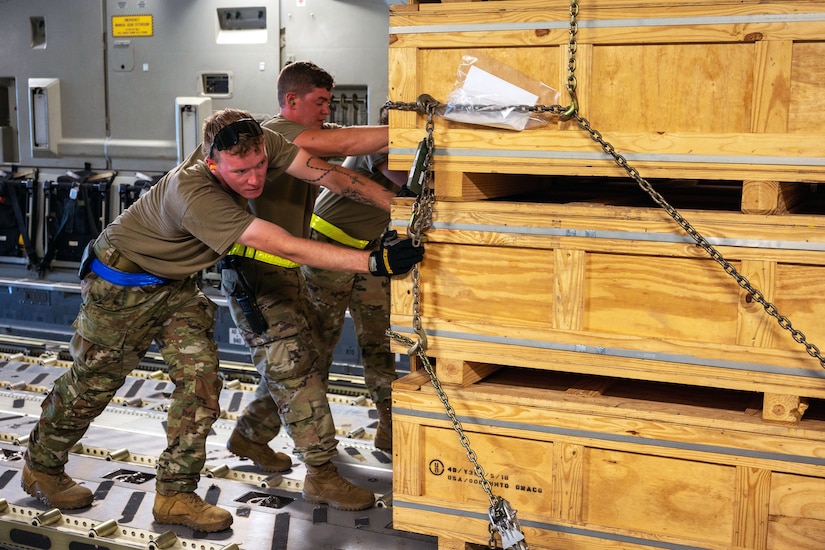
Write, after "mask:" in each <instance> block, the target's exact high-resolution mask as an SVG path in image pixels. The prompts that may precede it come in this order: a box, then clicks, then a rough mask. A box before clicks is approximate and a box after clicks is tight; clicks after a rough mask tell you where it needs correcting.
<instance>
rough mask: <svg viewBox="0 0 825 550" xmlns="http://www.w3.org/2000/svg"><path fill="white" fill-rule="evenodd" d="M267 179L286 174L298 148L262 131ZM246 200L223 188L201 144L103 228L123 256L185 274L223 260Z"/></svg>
mask: <svg viewBox="0 0 825 550" xmlns="http://www.w3.org/2000/svg"><path fill="white" fill-rule="evenodd" d="M264 136H265V138H264V143H265V147H266V152H267V156H268V158H269V168H268V170H267V179H269V178H270V177H272V178H275V177H277V176H279V175H280V174H282V173H284V172H285V171H286V169H287V168H288V167H289V165H290V164H291V163H292V161H293V160H294V159H295V156H296V155H297V154H298V150H299V149H298V147H297V146H296V145H294V144H293V143H290V142H289V141H287V140H285V139H284V138H283V137H282V136H281V135H279V134H277V133H276V132H271V131H266V130H265V131H264ZM246 203H247V201H246V199H244V198H243V197H241V196H240V195H238V194H236V193H235V192H233V191H230V190H227V189H224V188H223V187H222V186H221V184H220V182H219V181H218V180H217V179H216V178H215V176H213V175H212V173H211V172H210V171H209V169H208V168H207V166H206V164H205V163H204V162H203V154H202V153H201V149H200V147H198V149H197V150H196V151H194V152H193V153H192V154H190V155H189V157H188V158H187V159H186V160H184V161H183V162H182V163H181V164H180V165H179V166H177V167H176V168H174V169H173V170H171V171H170V172H169V173H168V174H166V175H165V176H164V177H163V178H161V179H160V181H158V183H156V184H155V185H154V186H153V187H152V188H151V189H150V190H149V192H147V193H146V194H144V195H143V196H142V197H140V198H139V199H138V200H137V201H135V202H134V203H133V204H132V205H131V206H130V207H129V208H127V209H126V210H125V211H124V212H123V213H121V214H120V215H119V216H118V217H117V218H115V220H114V221H113V222H112V223H111V224H109V225H108V226H107V227H106V229H104V233H105V235H106V237H107V238H108V240H109V242H110V243H111V244H112V245H113V246H114V247H115V248H117V249H118V250H119V251H120V252H121V253H122V254H123V255H124V256H126V257H127V258H128V259H130V260H132V261H133V262H135V263H136V264H138V265H139V266H140V267H142V268H143V269H145V270H146V271H148V272H149V273H153V274H155V275H158V276H161V277H166V278H168V279H176V280H179V279H184V278H186V277H188V276H190V275H192V274H194V273H197V272H198V271H200V270H202V269H206V268H207V267H210V266H212V265H214V264H215V262H217V261H218V260H219V259H221V258H222V257H223V256H224V255H226V252H227V251H228V250H229V248H230V247H231V246H232V245H233V244H234V243H235V242H236V241H237V240H238V238H239V237H240V236H241V234H243V232H244V231H246V228H247V227H249V224H250V223H252V220H253V219H254V216H253V215H252V214H250V213H249V212H248V211H247V210H246Z"/></svg>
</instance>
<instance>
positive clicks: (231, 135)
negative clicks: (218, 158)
mask: <svg viewBox="0 0 825 550" xmlns="http://www.w3.org/2000/svg"><path fill="white" fill-rule="evenodd" d="M263 133H264V131H263V130H262V129H261V125H260V124H258V121H257V120H255V119H252V118H242V119H241V120H236V121H235V122H233V123H231V124H227V125H226V126H224V127H223V128H221V130H220V132H218V133H217V134H215V139H213V140H212V144H211V145H210V146H209V158H212V153H214V152H215V151H224V150H226V149H229V148H230V147H234V146H236V145H237V144H238V141H240V139H241V134H248V135H250V136H252V137H256V136H260V135H263ZM210 168H211V166H210Z"/></svg>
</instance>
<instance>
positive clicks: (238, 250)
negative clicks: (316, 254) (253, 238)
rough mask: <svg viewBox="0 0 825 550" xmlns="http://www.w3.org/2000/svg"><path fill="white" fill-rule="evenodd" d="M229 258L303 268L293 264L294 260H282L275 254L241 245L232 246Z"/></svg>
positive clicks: (228, 254) (228, 253)
mask: <svg viewBox="0 0 825 550" xmlns="http://www.w3.org/2000/svg"><path fill="white" fill-rule="evenodd" d="M227 256H243V257H244V258H252V259H253V260H257V261H259V262H263V263H265V264H272V265H277V266H280V267H300V266H301V264H299V263H296V262H293V261H292V260H287V259H286V258H281V257H280V256H276V255H275V254H270V253H269V252H264V251H263V250H257V249H255V248H252V247H251V246H244V245H242V244H239V243H235V244H233V245H232V248H230V249H229V252H227Z"/></svg>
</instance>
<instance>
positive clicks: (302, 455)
mask: <svg viewBox="0 0 825 550" xmlns="http://www.w3.org/2000/svg"><path fill="white" fill-rule="evenodd" d="M238 273H239V275H240V276H242V277H243V278H244V279H245V280H246V282H247V284H248V285H249V287H250V288H251V290H252V292H253V293H254V295H255V299H256V300H257V302H258V307H259V309H260V311H261V314H262V315H263V316H264V318H265V319H266V321H267V325H268V327H269V328H268V329H267V330H266V332H265V333H264V334H260V335H259V334H255V333H253V332H252V331H251V330H250V328H249V323H248V322H247V321H246V318H245V317H244V315H243V311H242V310H241V308H240V306H239V305H238V303H237V301H235V299H233V298H230V299H229V300H228V302H229V311H230V313H231V315H232V319H233V320H234V321H235V324H236V326H237V327H238V329H239V330H240V331H241V334H242V335H243V337H244V339H245V341H246V343H247V345H248V346H249V348H250V354H251V357H252V362H253V364H254V365H255V369H256V370H257V371H258V374H260V376H261V381H260V383H259V384H258V387H257V388H256V391H255V398H254V399H253V400H252V401H251V402H250V403H249V404H248V405H247V406H246V408H245V409H244V411H243V412H242V413H241V415H240V416H239V417H238V420H237V429H238V431H239V432H240V433H241V434H242V435H243V436H244V437H246V438H247V439H249V440H250V441H253V442H255V443H262V444H267V443H269V442H270V441H271V440H272V439H273V438H274V437H275V436H276V435H278V432H279V431H280V428H281V425H283V426H284V428H285V429H286V431H287V433H288V434H289V436H290V437H291V438H292V441H293V445H294V451H295V455H296V457H297V458H298V459H299V460H302V461H303V462H305V463H306V464H309V465H312V466H320V465H321V464H324V463H326V462H328V461H330V460H331V459H332V458H333V457H335V456H337V454H338V440H337V439H336V437H335V423H334V421H333V418H332V411H331V410H330V407H329V401H328V400H327V376H326V373H325V370H324V369H323V368H322V367H323V364H322V362H321V356H320V354H319V353H318V343H317V339H316V335H317V333H316V332H315V331H314V329H313V327H315V326H317V324H318V315H317V312H316V310H315V309H314V307H313V305H312V302H311V301H310V297H309V293H308V292H307V288H306V281H305V280H304V276H303V273H302V272H301V270H300V269H299V268H286V267H279V266H275V265H270V264H266V263H263V262H260V261H257V260H252V259H249V258H240V266H239V269H238ZM224 282H226V279H225V278H224Z"/></svg>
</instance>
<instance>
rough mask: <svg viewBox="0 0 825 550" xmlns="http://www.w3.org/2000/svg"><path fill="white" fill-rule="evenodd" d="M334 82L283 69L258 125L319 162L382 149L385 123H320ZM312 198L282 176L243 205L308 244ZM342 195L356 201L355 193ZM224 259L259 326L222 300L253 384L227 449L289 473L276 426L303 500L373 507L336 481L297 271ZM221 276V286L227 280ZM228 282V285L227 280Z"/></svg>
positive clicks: (357, 490) (307, 304)
mask: <svg viewBox="0 0 825 550" xmlns="http://www.w3.org/2000/svg"><path fill="white" fill-rule="evenodd" d="M333 85H334V82H333V78H332V76H331V75H330V74H329V73H327V72H326V71H325V70H323V69H321V68H320V67H318V66H316V65H315V64H313V63H310V62H306V61H299V62H295V63H290V64H289V65H286V66H285V67H284V68H283V70H282V71H281V74H280V75H279V77H278V85H277V91H278V103H279V107H280V112H279V114H278V115H276V116H274V117H272V118H271V119H269V120H267V121H265V122H264V123H263V125H264V127H266V128H270V129H272V130H275V131H277V132H279V133H280V134H282V135H283V136H284V137H286V138H287V139H288V140H290V141H292V142H293V143H296V144H298V145H300V146H301V147H302V148H305V149H306V150H308V151H310V152H312V153H314V154H317V155H319V156H322V157H333V156H345V155H360V154H368V153H372V152H375V151H378V150H381V149H382V148H385V147H386V146H387V143H388V140H389V130H388V128H387V126H358V127H346V128H343V127H340V126H336V125H334V124H329V123H325V122H324V120H325V119H326V117H327V116H329V114H330V110H329V102H330V100H331V97H332V88H333ZM370 183H371V185H372V186H374V187H375V188H379V189H382V190H383V191H384V192H387V191H386V190H385V189H383V187H381V186H380V185H377V184H376V183H375V182H370ZM333 192H334V193H336V194H340V193H338V192H337V191H335V190H333ZM387 193H388V194H390V195H392V193H389V192H387ZM317 195H318V188H317V187H316V186H313V185H309V184H308V183H307V181H303V180H300V179H297V178H294V177H290V176H289V175H286V174H285V175H282V176H279V177H277V178H273V179H271V180H268V181H267V183H266V189H265V190H264V192H263V193H262V194H261V196H260V197H258V198H257V199H255V200H254V201H251V202H250V209H251V210H252V212H254V213H255V215H256V216H258V217H260V218H262V219H265V220H269V221H271V222H273V223H276V224H278V225H279V226H281V227H283V228H285V229H287V230H288V231H289V232H290V233H291V234H292V235H294V236H298V237H308V236H309V222H310V218H311V216H312V211H313V207H314V204H315V198H316V197H317ZM347 195H349V196H351V197H353V198H355V199H356V200H360V199H359V198H358V194H349V193H347ZM380 210H381V211H382V212H383V213H384V215H387V212H388V211H389V208H388V207H386V208H385V207H384V206H383V205H381V206H380ZM339 248H343V247H339ZM347 250H351V249H347ZM353 251H355V250H353ZM230 254H231V255H233V256H236V259H235V260H234V261H235V263H236V267H237V270H236V271H237V276H238V277H237V279H238V280H241V281H244V282H245V283H246V284H247V286H248V287H249V289H250V293H251V294H252V295H253V296H254V297H255V299H256V300H257V303H258V306H259V309H260V311H261V314H262V315H263V317H264V323H263V324H265V325H266V326H265V327H264V328H263V330H261V331H255V330H253V327H252V326H251V325H250V324H249V322H248V321H247V319H246V316H245V314H244V312H243V309H242V307H241V304H240V303H239V302H238V301H237V299H235V298H234V297H233V298H231V299H230V300H229V303H230V312H231V314H232V318H233V319H234V320H235V323H236V325H237V326H238V328H239V329H240V330H241V332H242V334H243V336H244V339H245V340H246V342H247V344H248V345H249V347H250V352H251V355H252V361H253V362H254V364H255V366H256V368H257V369H258V372H259V373H260V375H261V382H260V385H259V387H258V391H257V392H256V399H255V400H254V401H252V402H251V403H249V405H247V408H246V409H245V410H244V411H243V413H242V414H241V415H240V416H239V418H238V421H237V427H236V429H235V431H234V432H233V433H232V436H231V437H230V439H229V441H228V443H227V447H228V448H229V450H230V451H231V452H233V453H235V454H236V455H238V456H242V457H247V458H250V459H252V460H253V461H254V462H255V463H256V464H257V465H258V467H260V468H261V469H263V470H265V471H279V470H281V469H283V468H285V467H287V468H288V467H289V464H284V462H283V460H282V459H281V458H280V457H278V456H277V455H276V453H274V452H273V451H272V450H271V449H270V448H269V446H268V444H269V442H270V441H271V440H272V439H273V438H274V437H275V436H276V435H277V434H278V431H279V429H280V427H281V425H282V423H283V425H284V427H285V429H286V431H287V433H288V434H289V435H290V437H291V438H292V440H293V443H294V449H295V454H296V455H297V456H298V458H299V459H301V460H302V461H303V462H304V463H305V464H306V466H307V475H306V477H305V479H304V490H303V496H304V499H305V500H307V501H309V502H313V503H324V504H327V505H329V506H330V507H333V508H338V509H342V510H361V509H364V508H369V507H370V506H372V505H373V503H374V502H375V497H374V495H373V493H372V492H371V491H369V490H367V489H366V488H363V487H358V486H356V485H354V484H352V483H351V482H350V481H348V480H347V479H345V478H343V477H341V476H340V475H339V473H338V471H337V469H336V468H335V466H334V465H333V463H332V459H333V458H334V457H335V456H337V454H338V451H337V445H338V441H337V439H336V437H335V425H334V422H333V419H332V413H331V411H330V408H329V403H328V402H327V396H326V391H327V376H328V369H327V365H326V357H325V355H324V353H325V350H326V348H327V343H321V342H319V341H318V340H317V338H318V335H317V333H314V332H313V331H314V330H315V327H317V326H318V325H319V323H320V321H319V320H318V312H317V310H316V309H315V308H314V306H313V304H312V301H311V299H310V296H309V294H308V292H307V287H306V281H305V279H304V274H303V272H302V270H301V269H300V264H299V263H296V262H289V261H286V259H285V258H279V257H271V256H267V255H265V254H261V253H260V251H258V250H254V249H250V248H249V247H243V248H239V249H236V250H234V252H230ZM222 279H223V280H224V281H226V277H225V276H224V277H222ZM231 279H232V281H233V282H234V281H235V275H234V274H232V276H231ZM224 286H225V287H227V285H226V284H224ZM321 350H324V351H323V352H322V351H321Z"/></svg>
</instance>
